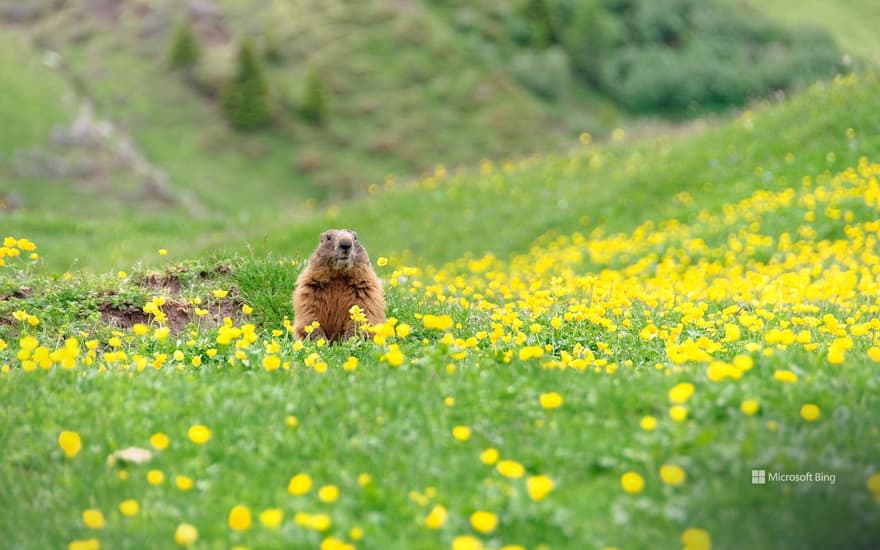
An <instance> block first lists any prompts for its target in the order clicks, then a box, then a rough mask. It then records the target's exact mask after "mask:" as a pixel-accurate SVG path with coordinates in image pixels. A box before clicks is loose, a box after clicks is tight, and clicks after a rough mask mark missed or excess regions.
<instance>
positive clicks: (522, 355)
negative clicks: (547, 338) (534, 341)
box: [519, 346, 544, 361]
mask: <svg viewBox="0 0 880 550" xmlns="http://www.w3.org/2000/svg"><path fill="white" fill-rule="evenodd" d="M540 357H544V348H542V347H541V346H525V347H523V348H522V349H521V350H519V360H520V361H528V360H529V359H538V358H540Z"/></svg>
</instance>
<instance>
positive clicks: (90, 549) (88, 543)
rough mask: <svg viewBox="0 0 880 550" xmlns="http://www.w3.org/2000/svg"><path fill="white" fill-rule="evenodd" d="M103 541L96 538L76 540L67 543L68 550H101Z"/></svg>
mask: <svg viewBox="0 0 880 550" xmlns="http://www.w3.org/2000/svg"><path fill="white" fill-rule="evenodd" d="M100 549H101V541H99V540H98V539H95V538H91V539H86V540H74V541H71V542H70V544H68V545H67V550H100Z"/></svg>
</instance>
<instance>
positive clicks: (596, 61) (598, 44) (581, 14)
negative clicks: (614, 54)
mask: <svg viewBox="0 0 880 550" xmlns="http://www.w3.org/2000/svg"><path fill="white" fill-rule="evenodd" d="M610 35H611V28H610V20H609V15H608V14H607V13H606V12H605V10H604V8H603V7H602V6H601V4H600V3H599V1H598V0H586V1H584V2H581V3H580V4H578V6H577V8H576V11H575V13H574V18H573V21H572V23H571V25H570V26H569V27H568V28H567V29H566V31H565V36H564V45H565V49H566V50H567V51H568V55H569V57H570V58H571V60H572V64H573V65H574V67H575V69H576V70H577V72H578V74H580V75H581V76H582V77H583V78H585V79H586V80H587V81H589V82H590V83H592V84H593V85H599V84H600V83H601V81H602V70H603V61H604V57H605V56H606V55H608V48H609V42H610V39H611V36H610Z"/></svg>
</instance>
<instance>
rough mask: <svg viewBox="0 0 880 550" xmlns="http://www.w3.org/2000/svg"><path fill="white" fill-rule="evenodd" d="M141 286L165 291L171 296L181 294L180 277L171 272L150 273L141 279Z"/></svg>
mask: <svg viewBox="0 0 880 550" xmlns="http://www.w3.org/2000/svg"><path fill="white" fill-rule="evenodd" d="M141 286H143V287H144V288H149V289H150V290H156V291H164V292H165V293H166V294H168V295H170V296H176V295H178V294H180V278H179V277H178V276H177V275H173V274H170V273H148V274H147V275H145V276H144V278H143V280H142V281H141Z"/></svg>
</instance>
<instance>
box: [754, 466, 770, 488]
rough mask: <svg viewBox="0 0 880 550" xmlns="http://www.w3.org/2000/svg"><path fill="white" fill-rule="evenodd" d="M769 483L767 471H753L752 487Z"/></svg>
mask: <svg viewBox="0 0 880 550" xmlns="http://www.w3.org/2000/svg"><path fill="white" fill-rule="evenodd" d="M765 483H767V471H766V470H752V485H764V484H765Z"/></svg>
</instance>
